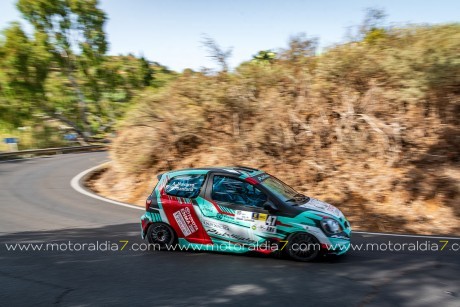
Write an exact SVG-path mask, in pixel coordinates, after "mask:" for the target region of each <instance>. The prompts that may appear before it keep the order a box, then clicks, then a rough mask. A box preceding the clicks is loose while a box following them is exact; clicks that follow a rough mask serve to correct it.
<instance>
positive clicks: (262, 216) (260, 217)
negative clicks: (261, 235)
mask: <svg viewBox="0 0 460 307" xmlns="http://www.w3.org/2000/svg"><path fill="white" fill-rule="evenodd" d="M252 219H253V220H254V221H264V222H265V220H266V219H267V214H265V213H257V212H254V213H253V214H252Z"/></svg>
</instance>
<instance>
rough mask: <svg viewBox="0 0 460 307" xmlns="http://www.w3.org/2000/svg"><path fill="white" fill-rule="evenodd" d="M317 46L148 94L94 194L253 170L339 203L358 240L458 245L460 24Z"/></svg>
mask: <svg viewBox="0 0 460 307" xmlns="http://www.w3.org/2000/svg"><path fill="white" fill-rule="evenodd" d="M308 46H310V47H311V44H310V45H309V44H307V42H304V43H303V44H300V43H296V44H291V45H290V49H288V50H285V51H283V52H282V53H280V54H279V55H278V58H277V59H276V60H270V61H267V62H262V63H261V62H260V61H258V62H253V61H251V62H248V63H244V64H242V65H241V66H239V67H238V68H237V69H236V70H235V72H232V73H221V74H218V75H209V74H205V73H198V72H192V71H187V72H184V73H183V74H182V75H181V76H180V77H179V78H177V80H175V81H174V82H172V83H171V84H170V85H169V86H167V87H166V88H165V89H164V90H163V91H162V92H160V93H156V94H149V93H146V94H145V95H144V96H143V97H142V98H141V99H140V102H139V105H138V108H137V109H136V110H133V111H132V112H131V113H130V115H129V116H128V118H127V119H126V121H125V122H124V123H123V124H122V125H121V127H120V130H119V134H118V137H117V138H116V140H115V142H114V143H113V146H112V149H111V151H110V155H111V158H112V161H113V163H112V165H111V166H110V168H109V169H107V171H105V172H103V173H102V174H100V176H99V177H98V178H97V180H94V181H93V182H92V183H91V186H92V187H93V188H94V189H95V190H96V191H98V192H100V193H102V194H104V195H106V196H107V197H110V198H115V199H119V200H122V201H127V202H131V203H136V204H139V205H142V204H143V203H144V201H145V198H146V196H147V195H148V194H149V193H150V191H151V189H152V188H153V186H154V184H155V181H156V174H158V173H161V172H163V171H165V170H170V169H179V168H183V167H200V166H213V165H247V166H250V167H255V168H261V169H263V170H265V171H267V172H269V173H271V174H273V175H275V176H277V177H278V178H280V179H282V180H283V181H285V182H287V183H288V184H290V185H291V186H293V187H295V188H296V189H298V190H299V191H301V192H303V193H305V194H307V195H310V196H313V197H317V198H319V199H322V200H325V201H328V202H330V203H332V204H334V205H336V206H337V207H339V208H340V209H341V210H342V211H343V212H344V213H345V214H346V216H347V217H348V218H349V219H350V220H351V222H352V225H353V227H354V229H357V230H370V231H381V232H410V233H420V234H457V235H459V234H460V223H459V221H460V116H459V115H460V92H459V88H460V79H459V76H460V66H458V65H456V64H455V63H458V61H459V60H460V59H459V54H458V52H456V50H459V49H460V28H459V25H447V26H436V27H415V28H408V29H394V30H392V31H388V32H386V33H385V35H383V36H381V37H379V38H377V39H376V38H373V39H372V40H364V41H362V42H354V43H349V44H345V45H341V46H336V47H334V48H332V49H330V50H328V51H327V52H325V53H323V54H322V55H320V56H318V55H316V53H315V52H314V51H312V50H311V48H310V47H308ZM307 47H308V48H310V49H308V48H307Z"/></svg>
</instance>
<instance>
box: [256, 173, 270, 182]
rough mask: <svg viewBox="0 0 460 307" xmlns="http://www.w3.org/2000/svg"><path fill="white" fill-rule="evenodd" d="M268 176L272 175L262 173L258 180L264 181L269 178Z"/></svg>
mask: <svg viewBox="0 0 460 307" xmlns="http://www.w3.org/2000/svg"><path fill="white" fill-rule="evenodd" d="M268 177H270V175H269V174H262V175H259V176H257V177H256V178H257V180H258V181H259V182H262V181H264V180H265V179H267V178H268Z"/></svg>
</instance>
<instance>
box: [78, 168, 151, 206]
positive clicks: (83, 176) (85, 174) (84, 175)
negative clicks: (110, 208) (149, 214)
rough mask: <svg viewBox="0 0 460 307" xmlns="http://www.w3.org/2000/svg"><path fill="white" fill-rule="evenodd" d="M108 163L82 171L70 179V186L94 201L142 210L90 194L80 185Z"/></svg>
mask: <svg viewBox="0 0 460 307" xmlns="http://www.w3.org/2000/svg"><path fill="white" fill-rule="evenodd" d="M109 163H110V161H107V162H104V163H102V164H99V165H96V166H94V167H91V168H89V169H87V170H84V171H83V172H81V173H79V174H78V175H76V176H75V177H73V178H72V180H71V181H70V186H71V187H72V188H73V189H74V190H75V191H77V192H79V193H81V194H84V195H86V196H89V197H92V198H95V199H98V200H101V201H105V202H108V203H111V204H114V205H117V206H121V207H126V208H131V209H137V210H144V208H142V207H138V206H135V205H131V204H127V203H123V202H119V201H116V200H113V199H110V198H106V197H104V196H100V195H98V194H96V193H94V192H92V191H91V190H89V189H88V188H86V187H84V185H82V183H83V182H84V181H85V180H86V179H87V178H88V177H89V176H90V175H91V174H92V173H93V172H95V171H97V170H99V169H101V168H103V167H104V166H105V165H108V164H109Z"/></svg>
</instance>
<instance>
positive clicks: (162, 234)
mask: <svg viewBox="0 0 460 307" xmlns="http://www.w3.org/2000/svg"><path fill="white" fill-rule="evenodd" d="M146 237H147V241H148V242H149V244H155V246H154V250H155V249H159V250H164V249H166V247H168V246H171V245H173V244H174V243H175V242H176V239H177V236H176V233H175V232H174V230H173V229H172V228H171V226H169V225H168V224H166V223H153V224H151V225H150V226H149V228H148V229H147V234H146Z"/></svg>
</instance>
